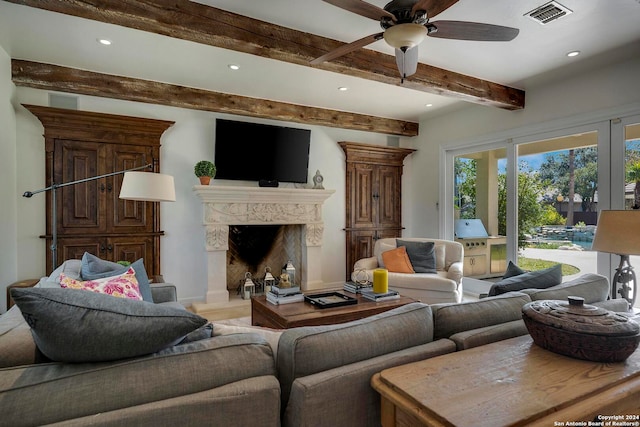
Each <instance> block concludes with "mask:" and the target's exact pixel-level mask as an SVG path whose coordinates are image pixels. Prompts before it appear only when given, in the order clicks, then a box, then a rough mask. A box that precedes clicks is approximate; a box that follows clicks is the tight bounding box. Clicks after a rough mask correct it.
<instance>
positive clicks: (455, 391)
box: [371, 335, 640, 427]
mask: <svg viewBox="0 0 640 427" xmlns="http://www.w3.org/2000/svg"><path fill="white" fill-rule="evenodd" d="M371 384H372V386H373V388H374V389H376V390H377V391H378V392H379V393H380V395H381V397H382V399H381V405H382V406H381V417H382V425H383V426H384V427H391V426H401V425H402V426H404V425H412V426H420V425H424V426H442V427H443V426H448V427H453V426H477V427H482V426H487V427H488V426H491V427H495V426H507V425H508V426H527V427H531V426H540V427H542V426H545V427H549V426H554V425H556V426H561V425H562V426H566V425H570V424H567V422H575V423H576V424H575V425H587V424H586V423H587V422H588V421H593V420H596V419H597V417H598V416H608V417H614V416H618V417H620V418H617V419H616V420H617V421H619V422H627V423H630V424H628V425H637V424H634V423H639V422H640V349H638V350H637V351H636V352H635V353H633V354H632V355H631V356H630V357H629V358H628V359H627V360H626V361H624V362H622V363H596V362H589V361H585V360H579V359H572V358H570V357H566V356H562V355H559V354H556V353H553V352H550V351H548V350H545V349H543V348H541V347H538V346H537V345H535V344H534V343H533V340H532V339H531V337H530V336H529V335H524V336H521V337H517V338H511V339H508V340H504V341H499V342H496V343H492V344H488V345H484V346H480V347H476V348H473V349H470V350H463V351H458V352H455V353H450V354H446V355H443V356H439V357H434V358H432V359H426V360H423V361H420V362H415V363H410V364H408V365H404V366H398V367H395V368H390V369H385V370H384V371H382V372H381V373H378V374H376V375H374V376H373V378H372V380H371ZM612 419H613V418H609V420H612ZM580 422H585V424H581V423H580ZM571 425H573V424H571ZM593 425H596V424H593ZM602 425H606V424H602ZM610 425H613V424H610ZM619 425H623V424H619ZM625 425H627V424H625Z"/></svg>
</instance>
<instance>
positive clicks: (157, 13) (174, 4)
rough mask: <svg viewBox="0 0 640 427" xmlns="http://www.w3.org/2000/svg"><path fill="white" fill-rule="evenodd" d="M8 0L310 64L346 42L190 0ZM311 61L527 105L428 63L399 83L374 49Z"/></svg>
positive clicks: (469, 97)
mask: <svg viewBox="0 0 640 427" xmlns="http://www.w3.org/2000/svg"><path fill="white" fill-rule="evenodd" d="M7 1H9V2H11V3H17V4H22V5H26V6H31V7H34V8H38V9H44V10H49V11H53V12H58V13H63V14H66V15H71V16H77V17H81V18H86V19H91V20H95V21H100V22H105V23H109V24H114V25H119V26H123V27H129V28H135V29H138V30H142V31H147V32H151V33H156V34H161V35H165V36H169V37H174V38H178V39H183V40H188V41H192V42H196V43H201V44H206V45H210V46H215V47H219V48H224V49H230V50H235V51H239V52H244V53H249V54H252V55H258V56H261V57H264V58H269V59H276V60H279V61H285V62H290V63H293V64H298V65H304V66H308V67H312V65H310V63H309V62H310V61H311V60H312V59H315V58H317V57H320V56H322V55H323V54H325V53H326V52H329V51H331V50H333V49H335V48H337V47H339V46H342V45H344V43H342V42H339V41H336V40H332V39H328V38H325V37H320V36H316V35H313V34H309V33H305V32H301V31H296V30H293V29H290V28H286V27H282V26H279V25H275V24H271V23H268V22H264V21H259V20H256V19H253V18H249V17H246V16H242V15H237V14H234V13H231V12H227V11H224V10H221V9H216V8H213V7H209V6H206V5H202V4H200V3H194V2H191V1H188V0H173V1H171V0H110V1H108V2H105V1H101V0H7ZM313 67H315V68H319V69H323V70H327V71H333V72H337V73H342V74H347V75H351V76H355V77H360V78H364V79H368V80H373V81H377V82H380V83H386V84H391V85H395V86H404V87H407V88H411V89H415V90H419V91H423V92H429V93H434V94H437V95H443V96H448V97H455V98H458V99H462V100H465V101H469V102H474V103H478V104H484V105H491V106H495V107H499V108H504V109H507V110H518V109H522V108H524V95H525V94H524V91H522V90H520V89H516V88H511V87H508V86H504V85H500V84H498V83H493V82H489V81H486V80H482V79H478V78H475V77H471V76H467V75H464V74H460V73H456V72H453V71H448V70H444V69H441V68H437V67H432V66H430V65H426V64H419V65H418V70H417V72H416V74H414V75H413V76H411V77H410V78H408V79H406V80H405V82H404V83H401V82H400V78H399V75H398V70H397V67H396V61H395V58H394V57H393V56H392V55H386V54H382V53H379V52H375V51H372V50H370V49H358V50H357V51H355V52H352V53H350V54H348V55H345V56H342V57H340V58H338V59H336V60H334V61H332V62H325V63H323V64H320V65H316V66H313Z"/></svg>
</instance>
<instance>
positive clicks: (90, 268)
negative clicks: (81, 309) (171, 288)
mask: <svg viewBox="0 0 640 427" xmlns="http://www.w3.org/2000/svg"><path fill="white" fill-rule="evenodd" d="M131 267H132V268H133V269H134V270H135V272H136V280H137V281H138V286H139V287H140V294H141V295H142V300H143V301H147V302H153V296H152V294H151V285H150V284H149V276H147V270H146V269H145V268H144V260H143V259H142V258H140V259H139V260H137V261H136V262H134V263H132V264H131ZM127 270H129V267H125V266H123V265H120V264H118V263H116V262H111V261H106V260H104V259H101V258H98V257H97V256H95V255H92V254H90V253H89V252H85V253H84V255H82V268H81V270H80V271H81V273H82V280H96V279H104V278H105V277H112V276H119V275H121V274H123V273H125V272H126V271H127Z"/></svg>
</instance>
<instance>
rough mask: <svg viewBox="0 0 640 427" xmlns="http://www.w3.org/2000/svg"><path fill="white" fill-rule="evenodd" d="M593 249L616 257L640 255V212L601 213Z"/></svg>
mask: <svg viewBox="0 0 640 427" xmlns="http://www.w3.org/2000/svg"><path fill="white" fill-rule="evenodd" d="M591 249H592V250H594V251H598V252H608V253H612V254H616V255H640V210H631V211H622V210H620V211H602V212H600V216H599V217H598V228H597V229H596V235H595V237H594V239H593V244H592V245H591Z"/></svg>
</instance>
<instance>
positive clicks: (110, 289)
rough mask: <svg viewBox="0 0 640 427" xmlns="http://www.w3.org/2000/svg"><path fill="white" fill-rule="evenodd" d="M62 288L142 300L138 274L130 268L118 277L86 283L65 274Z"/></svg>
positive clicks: (61, 282) (62, 279) (62, 278)
mask: <svg viewBox="0 0 640 427" xmlns="http://www.w3.org/2000/svg"><path fill="white" fill-rule="evenodd" d="M60 287H62V288H69V289H78V290H84V291H89V292H97V293H100V294H107V295H111V296H112V297H116V298H130V299H135V300H142V295H141V294H140V287H139V286H138V281H137V280H136V272H135V270H134V269H133V268H129V269H128V270H127V271H125V272H124V273H122V274H119V275H117V276H111V277H105V278H104V279H95V280H86V281H84V282H83V281H81V280H75V279H73V278H71V277H67V276H65V274H64V273H61V274H60Z"/></svg>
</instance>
